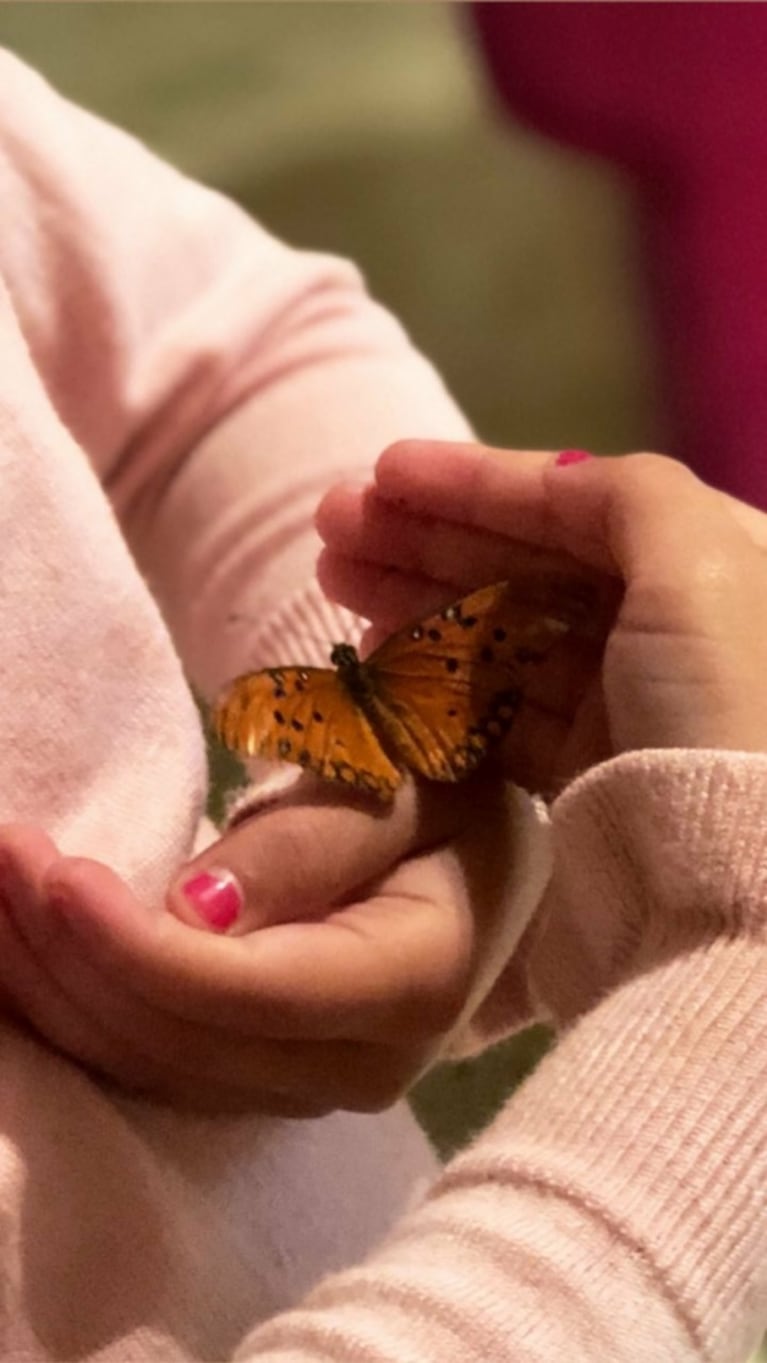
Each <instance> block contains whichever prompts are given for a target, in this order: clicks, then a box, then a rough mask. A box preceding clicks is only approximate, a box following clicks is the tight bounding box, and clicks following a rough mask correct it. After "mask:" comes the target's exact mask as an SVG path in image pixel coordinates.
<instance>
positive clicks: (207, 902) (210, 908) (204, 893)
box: [181, 868, 243, 932]
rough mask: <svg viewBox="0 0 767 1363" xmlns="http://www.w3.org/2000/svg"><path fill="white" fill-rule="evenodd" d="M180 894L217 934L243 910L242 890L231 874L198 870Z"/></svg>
mask: <svg viewBox="0 0 767 1363" xmlns="http://www.w3.org/2000/svg"><path fill="white" fill-rule="evenodd" d="M181 892H182V894H184V895H186V898H187V899H188V900H189V903H190V904H191V905H192V907H193V908H194V910H195V912H196V913H198V914H199V915H200V918H203V919H204V920H205V922H206V923H207V924H208V925H209V927H211V928H213V929H214V930H215V931H216V932H226V930H227V928H230V927H231V926H232V923H234V921H235V919H237V918H239V916H240V913H241V911H242V903H243V896H242V890H241V889H240V884H239V881H238V880H237V877H236V876H235V875H233V874H232V872H231V871H225V870H222V871H218V870H214V869H212V868H211V870H209V871H198V872H197V875H194V876H191V877H190V879H189V880H185V881H184V883H183V885H182V886H181Z"/></svg>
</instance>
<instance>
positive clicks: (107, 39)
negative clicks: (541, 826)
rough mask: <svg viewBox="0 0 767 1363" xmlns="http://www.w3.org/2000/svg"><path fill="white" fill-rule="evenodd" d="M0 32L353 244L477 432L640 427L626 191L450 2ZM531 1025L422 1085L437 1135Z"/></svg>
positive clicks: (287, 224) (6, 25)
mask: <svg viewBox="0 0 767 1363" xmlns="http://www.w3.org/2000/svg"><path fill="white" fill-rule="evenodd" d="M0 42H2V43H3V45H5V46H6V47H9V48H11V49H12V50H14V51H15V52H16V53H18V55H19V56H21V57H22V58H24V59H26V60H27V61H28V62H29V63H30V64H32V65H33V66H35V67H36V68H37V69H38V70H39V71H41V72H42V73H43V74H44V75H45V76H47V77H48V78H49V79H50V80H51V81H52V82H53V83H54V84H56V85H57V86H58V87H59V88H60V89H61V90H62V91H63V92H64V93H66V94H67V95H68V96H70V97H71V98H72V99H74V100H76V101H78V102H79V103H81V104H84V105H86V106H87V107H88V108H90V109H92V110H94V111H95V112H97V113H99V114H101V115H103V116H105V117H106V118H108V119H110V120H112V121H113V122H115V123H117V124H119V125H121V126H122V127H124V128H127V129H129V130H130V131H132V132H133V133H135V134H136V135H137V136H138V137H140V138H141V139H143V140H144V141H146V142H147V143H149V144H150V145H151V146H152V147H153V148H154V149H155V150H156V151H157V152H159V153H160V154H161V155H163V156H165V157H166V158H168V159H170V160H171V161H173V162H174V163H176V164H177V165H178V166H180V167H181V168H183V169H184V170H185V171H187V172H188V173H189V174H191V175H193V176H195V177H198V178H200V179H202V180H204V181H206V182H207V183H208V184H211V185H214V186H216V187H217V188H219V189H221V190H223V191H225V192H226V193H228V194H230V195H232V196H233V197H234V198H235V199H237V200H239V202H240V203H242V204H243V205H244V206H245V207H246V208H247V209H248V210H249V211H250V212H252V213H253V214H254V215H255V216H257V217H258V218H259V219H260V220H261V221H262V222H263V223H264V224H266V225H267V226H268V227H269V228H270V229H271V230H272V231H274V232H275V233H276V234H278V235H280V236H282V237H285V238H286V239H288V240H290V241H291V242H293V243H295V244H298V245H306V246H309V247H313V248H324V249H329V250H331V251H335V252H339V253H341V254H344V255H348V256H351V257H352V258H353V259H354V260H356V261H357V263H358V264H359V265H360V266H361V267H362V269H363V271H364V272H365V274H366V276H367V279H368V282H369V285H370V288H371V290H372V291H373V292H374V293H375V294H376V295H377V296H378V297H379V298H380V299H381V300H383V301H384V302H385V303H386V304H388V305H389V306H390V307H391V308H392V309H393V310H394V312H395V313H397V314H398V316H399V317H400V318H401V319H402V321H403V322H404V323H405V325H406V326H407V327H408V329H409V331H410V333H411V335H412V336H413V338H414V340H415V341H416V343H417V344H418V345H419V346H420V347H421V348H422V349H423V350H424V351H425V352H426V353H427V354H428V355H429V356H430V357H431V358H432V359H433V360H434V361H435V362H436V364H437V366H438V367H439V369H440V370H441V371H442V373H443V375H444V376H445V378H446V379H447V381H448V383H449V385H450V387H451V388H452V390H453V392H454V393H455V395H456V396H457V398H458V400H459V401H460V403H461V404H462V406H463V407H464V409H465V410H466V411H467V413H468V414H469V416H470V418H471V420H472V421H473V423H474V425H475V428H476V430H477V432H478V433H479V434H480V435H481V437H482V438H483V439H485V440H487V441H490V442H494V443H500V444H504V445H510V446H519V447H528V448H529V447H535V446H546V447H550V448H563V447H580V448H585V449H592V450H598V451H600V450H601V451H620V450H624V449H630V448H637V447H639V448H641V447H642V446H644V447H647V446H650V447H651V446H652V444H653V430H654V425H655V421H654V416H653V409H654V403H653V397H652V392H651V384H650V380H649V370H650V365H649V363H648V346H647V343H646V339H645V336H646V327H645V323H644V318H643V316H642V307H641V299H640V291H639V287H638V285H637V284H636V282H635V272H634V268H633V261H634V254H635V248H634V241H633V239H632V229H631V217H630V203H629V200H628V192H627V190H626V188H625V186H624V185H623V184H622V183H621V182H620V181H619V180H618V179H616V178H612V176H611V174H610V173H609V172H608V171H607V170H606V169H605V168H604V167H603V166H602V165H601V164H599V163H597V162H595V161H591V160H590V159H588V158H585V157H583V156H581V155H578V154H576V153H571V152H567V151H563V150H560V149H558V148H556V147H555V146H554V145H552V144H551V143H549V142H547V141H544V140H542V139H540V138H536V137H535V136H533V135H531V134H529V133H527V132H525V131H523V129H522V128H521V127H519V126H518V125H516V124H515V123H512V122H510V121H508V120H503V119H502V118H501V116H500V113H499V110H498V109H497V107H496V105H495V103H494V100H493V98H492V96H491V93H490V88H489V83H488V81H487V78H486V76H485V73H484V69H483V66H482V63H481V61H480V58H479V53H478V49H477V47H476V45H475V42H474V37H473V33H472V32H471V30H470V27H469V25H468V23H467V21H466V14H465V13H464V11H463V6H462V5H460V4H455V3H452V4H439V3H429V4H418V3H415V4H410V3H408V4H360V3H355V2H354V0H351V2H350V0H339V2H338V3H333V0H325V3H322V4H315V3H311V2H309V3H301V0H294V3H290V4H279V3H277V4H274V3H248V4H243V3H241V4H221V3H219V2H218V0H213V2H212V3H204V2H203V3H194V4H186V3H155V4H134V3H121V4H104V5H94V4H78V3H71V2H68V3H47V4H39V5H38V4H29V3H19V4H14V3H4V4H3V5H2V6H0ZM544 1045H545V1037H544V1036H543V1035H542V1033H540V1032H537V1033H534V1034H531V1035H529V1036H528V1037H526V1038H524V1039H522V1040H521V1041H515V1042H513V1043H511V1044H507V1045H506V1046H504V1047H501V1048H498V1049H497V1050H496V1051H495V1052H493V1053H492V1054H491V1055H490V1056H488V1057H487V1058H485V1059H483V1060H482V1061H481V1062H473V1063H470V1064H462V1065H457V1066H448V1067H445V1068H443V1069H442V1070H440V1071H439V1072H438V1073H437V1074H436V1075H434V1076H432V1077H430V1078H429V1079H428V1080H426V1081H425V1082H424V1083H423V1084H421V1085H420V1086H419V1088H418V1090H417V1092H416V1094H415V1095H414V1102H415V1106H416V1110H417V1111H418V1113H419V1115H420V1116H421V1118H422V1120H423V1121H424V1123H425V1125H426V1126H427V1128H428V1129H429V1131H430V1133H431V1135H432V1136H433V1138H434V1139H435V1141H436V1142H437V1144H438V1146H439V1148H440V1149H441V1150H442V1151H443V1152H445V1153H447V1152H449V1151H450V1150H451V1149H453V1148H455V1147H456V1146H457V1145H459V1144H460V1143H462V1142H463V1141H464V1140H465V1139H466V1138H467V1136H468V1135H469V1134H470V1133H471V1131H472V1130H474V1129H476V1127H477V1126H479V1125H480V1124H481V1123H482V1122H483V1121H484V1120H485V1119H486V1117H487V1116H488V1114H489V1113H490V1112H492V1111H493V1109H494V1108H495V1107H496V1106H497V1104H498V1103H499V1102H500V1100H501V1099H502V1097H503V1096H504V1095H505V1093H506V1092H507V1091H508V1090H509V1088H510V1087H511V1086H512V1085H513V1084H514V1083H515V1082H517V1080H518V1078H519V1077H520V1075H521V1074H523V1073H524V1072H525V1070H526V1069H527V1068H528V1067H529V1066H530V1065H531V1064H532V1063H533V1062H534V1060H535V1059H536V1057H537V1056H538V1055H539V1054H540V1052H541V1048H542V1047H543V1046H544Z"/></svg>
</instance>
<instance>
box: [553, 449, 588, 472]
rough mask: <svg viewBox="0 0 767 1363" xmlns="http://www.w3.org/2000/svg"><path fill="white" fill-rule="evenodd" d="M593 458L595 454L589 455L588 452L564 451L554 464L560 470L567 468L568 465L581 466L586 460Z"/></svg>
mask: <svg viewBox="0 0 767 1363" xmlns="http://www.w3.org/2000/svg"><path fill="white" fill-rule="evenodd" d="M593 458H594V456H593V454H589V452H588V450H562V451H561V453H560V454H558V455H557V457H556V459H555V460H554V463H555V464H556V465H557V467H558V468H565V467H566V466H567V465H568V464H581V463H583V460H584V459H593Z"/></svg>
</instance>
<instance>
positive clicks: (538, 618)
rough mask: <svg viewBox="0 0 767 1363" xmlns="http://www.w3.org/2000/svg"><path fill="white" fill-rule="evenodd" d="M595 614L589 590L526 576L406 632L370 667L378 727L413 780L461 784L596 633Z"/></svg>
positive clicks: (549, 577)
mask: <svg viewBox="0 0 767 1363" xmlns="http://www.w3.org/2000/svg"><path fill="white" fill-rule="evenodd" d="M596 605H597V603H596V600H595V595H594V589H593V588H591V587H590V584H588V583H586V582H583V581H580V580H579V579H573V578H571V577H569V576H566V575H563V574H551V573H549V574H530V575H527V574H525V575H520V576H518V577H517V578H515V579H514V580H513V581H511V582H502V583H497V584H495V585H494V586H490V587H484V588H481V589H480V590H479V591H477V592H473V593H471V595H470V596H468V597H464V598H463V599H462V600H461V601H459V602H457V603H455V604H454V605H452V606H449V607H447V608H446V609H445V610H443V611H440V612H438V613H437V614H435V615H433V616H430V617H429V618H428V619H426V620H422V621H420V622H419V623H418V624H415V625H413V626H411V627H410V628H408V629H404V630H400V631H399V632H398V633H396V634H394V635H392V636H391V637H390V638H389V639H387V640H385V641H384V643H383V644H381V646H380V647H379V648H378V649H376V651H375V652H374V653H373V654H372V656H371V657H370V658H369V659H368V662H367V666H368V670H369V673H370V675H371V678H372V679H373V683H374V696H373V701H372V705H371V708H372V710H373V713H374V718H375V721H376V724H377V726H379V727H380V728H381V730H382V732H383V733H384V734H385V735H386V737H387V739H388V742H389V744H390V746H391V747H392V748H393V750H394V751H395V752H396V753H397V755H398V756H399V757H400V758H401V759H402V761H403V763H404V764H405V765H406V766H407V767H408V768H410V769H411V770H412V771H415V772H418V773H419V774H421V775H423V776H426V777H429V778H430V779H431V780H437V781H459V780H461V779H462V778H463V777H464V776H466V775H467V774H468V773H469V772H470V771H472V770H473V769H474V768H475V767H476V766H477V765H478V764H479V763H480V762H481V761H482V759H483V757H484V756H485V754H486V753H487V752H488V751H489V750H490V748H491V747H493V746H494V745H496V744H497V743H498V742H499V741H500V740H501V739H503V737H504V736H505V735H506V733H508V731H509V729H510V728H511V725H512V723H513V722H514V719H515V717H516V715H517V713H518V711H519V709H520V707H521V706H522V704H524V703H525V702H526V700H527V698H528V697H529V696H531V695H533V696H534V694H535V690H536V682H535V674H536V669H538V668H540V667H541V666H542V665H543V664H544V663H545V662H546V660H547V659H548V658H549V656H550V654H551V653H552V651H553V650H555V649H556V648H557V646H558V645H560V644H562V643H563V641H564V640H565V639H566V638H567V637H568V636H569V635H571V634H572V633H574V632H575V633H578V634H579V635H583V636H585V637H590V636H592V635H593V634H594V632H595V627H596V616H597V615H598V614H599V612H598V611H597V609H596ZM597 632H598V630H597Z"/></svg>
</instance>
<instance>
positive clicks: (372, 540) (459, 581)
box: [317, 465, 570, 593]
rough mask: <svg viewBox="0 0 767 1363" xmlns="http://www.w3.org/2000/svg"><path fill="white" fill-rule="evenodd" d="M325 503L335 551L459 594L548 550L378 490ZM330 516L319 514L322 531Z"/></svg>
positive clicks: (341, 494) (333, 495)
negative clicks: (427, 512)
mask: <svg viewBox="0 0 767 1363" xmlns="http://www.w3.org/2000/svg"><path fill="white" fill-rule="evenodd" d="M491 467H492V465H491ZM324 505H325V507H326V508H328V510H329V511H330V512H331V513H332V528H333V534H332V536H330V535H329V534H327V533H326V535H325V539H326V543H328V544H329V545H331V546H332V548H333V550H334V551H335V552H336V553H340V554H343V555H345V556H346V557H348V558H354V559H356V560H361V561H367V562H369V563H375V564H380V565H381V566H383V567H394V568H396V569H397V570H399V571H400V572H403V573H406V574H408V575H410V576H415V577H418V578H426V579H427V580H431V581H435V582H441V583H445V584H446V585H447V586H449V587H451V588H453V589H454V590H455V591H456V592H459V593H460V592H462V591H468V590H470V589H471V588H472V587H475V586H476V585H477V584H478V583H483V582H494V581H497V580H500V579H501V578H503V577H504V576H505V575H506V574H507V572H509V571H511V570H515V571H517V570H518V571H525V570H527V569H532V568H536V567H537V566H538V564H539V562H540V558H541V555H543V554H544V553H545V551H544V549H543V548H542V547H541V546H539V545H536V544H531V543H525V542H524V539H523V538H522V537H520V538H515V539H512V538H511V536H510V530H509V529H508V528H507V533H505V534H500V533H497V532H495V531H493V530H491V529H488V528H487V527H485V526H480V527H474V526H472V525H467V524H458V523H456V522H453V521H451V520H448V519H446V518H444V517H442V516H439V517H435V516H423V515H417V514H414V512H413V511H412V509H410V508H409V507H403V506H401V505H394V504H393V503H392V502H390V501H387V500H386V499H385V498H383V497H381V496H379V495H378V493H377V491H376V489H375V488H364V489H362V490H360V489H350V488H347V487H340V488H337V489H335V491H333V492H330V493H328V495H327V497H326V499H325V503H324ZM328 519H329V518H328V517H325V516H323V515H321V514H319V513H318V516H317V525H318V529H319V530H320V533H321V534H322V533H323V527H325V529H326V531H327V529H328V526H327V520H328ZM547 562H548V564H549V566H551V567H553V566H562V567H567V566H570V563H569V559H566V558H564V559H563V560H562V561H561V563H560V562H557V563H556V564H555V563H552V558H551V554H550V553H549V556H548V558H547Z"/></svg>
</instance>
